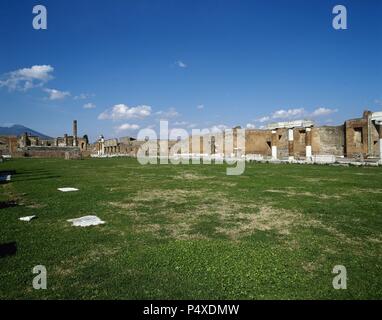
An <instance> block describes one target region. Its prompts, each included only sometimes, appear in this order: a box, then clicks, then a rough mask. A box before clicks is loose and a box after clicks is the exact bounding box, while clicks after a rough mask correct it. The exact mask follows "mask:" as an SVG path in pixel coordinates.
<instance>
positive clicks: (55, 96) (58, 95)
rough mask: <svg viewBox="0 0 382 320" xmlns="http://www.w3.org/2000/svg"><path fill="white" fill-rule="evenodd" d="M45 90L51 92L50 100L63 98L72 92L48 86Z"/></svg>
mask: <svg viewBox="0 0 382 320" xmlns="http://www.w3.org/2000/svg"><path fill="white" fill-rule="evenodd" d="M44 91H45V92H47V93H48V94H49V97H48V99H49V100H62V99H65V98H66V97H68V96H70V92H68V91H60V90H56V89H48V88H46V89H44Z"/></svg>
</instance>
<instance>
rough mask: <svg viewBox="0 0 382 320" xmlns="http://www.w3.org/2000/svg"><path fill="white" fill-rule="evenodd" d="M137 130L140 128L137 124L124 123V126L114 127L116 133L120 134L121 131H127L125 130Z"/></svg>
mask: <svg viewBox="0 0 382 320" xmlns="http://www.w3.org/2000/svg"><path fill="white" fill-rule="evenodd" d="M139 128H140V126H139V125H137V124H130V123H124V124H122V125H120V126H118V127H116V128H115V129H116V130H117V131H118V132H121V131H127V130H138V129H139Z"/></svg>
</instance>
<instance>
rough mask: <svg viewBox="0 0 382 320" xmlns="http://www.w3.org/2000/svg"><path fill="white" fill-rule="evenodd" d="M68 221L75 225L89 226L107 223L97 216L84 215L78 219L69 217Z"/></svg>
mask: <svg viewBox="0 0 382 320" xmlns="http://www.w3.org/2000/svg"><path fill="white" fill-rule="evenodd" d="M67 221H68V222H71V223H72V225H73V227H89V226H97V225H99V224H104V223H105V221H102V220H101V219H100V218H98V217H97V216H84V217H80V218H76V219H69V220H67Z"/></svg>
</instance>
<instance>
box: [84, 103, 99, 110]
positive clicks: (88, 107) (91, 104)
mask: <svg viewBox="0 0 382 320" xmlns="http://www.w3.org/2000/svg"><path fill="white" fill-rule="evenodd" d="M96 107H97V106H96V105H95V104H94V103H91V102H89V103H85V104H84V105H83V108H84V109H94V108H96Z"/></svg>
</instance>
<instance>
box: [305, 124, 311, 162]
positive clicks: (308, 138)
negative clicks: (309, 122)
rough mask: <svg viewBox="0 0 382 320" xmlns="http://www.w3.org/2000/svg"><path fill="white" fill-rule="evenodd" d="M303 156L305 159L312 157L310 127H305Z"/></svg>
mask: <svg viewBox="0 0 382 320" xmlns="http://www.w3.org/2000/svg"><path fill="white" fill-rule="evenodd" d="M305 156H306V160H310V158H312V128H306V129H305Z"/></svg>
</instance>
